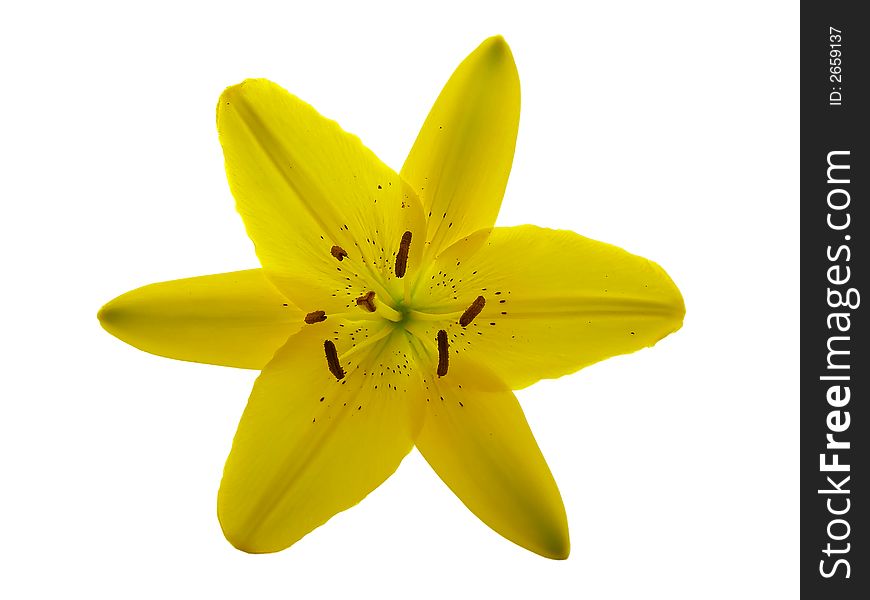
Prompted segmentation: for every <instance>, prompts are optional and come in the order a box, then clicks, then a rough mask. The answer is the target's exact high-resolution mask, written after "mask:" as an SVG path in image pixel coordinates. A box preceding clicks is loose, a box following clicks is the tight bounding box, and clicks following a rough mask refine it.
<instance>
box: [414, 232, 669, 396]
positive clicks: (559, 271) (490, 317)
mask: <svg viewBox="0 0 870 600" xmlns="http://www.w3.org/2000/svg"><path fill="white" fill-rule="evenodd" d="M476 235H478V236H482V235H486V232H484V233H482V234H476ZM474 237H475V236H470V237H469V239H468V240H467V241H462V242H459V243H458V244H455V245H454V247H452V248H450V249H448V250H447V251H445V252H444V253H443V254H442V256H441V257H440V258H439V260H438V261H436V264H435V265H434V266H433V267H432V268H431V269H430V272H431V273H436V272H439V273H443V274H446V275H443V274H442V275H436V276H435V279H430V278H429V277H426V276H425V275H424V276H423V277H422V278H421V284H420V286H419V289H418V291H417V294H416V295H415V301H416V302H417V303H418V306H420V307H421V308H420V310H428V311H430V312H450V310H451V309H452V310H454V311H459V312H461V311H462V310H464V309H465V308H466V307H468V306H469V305H471V303H472V302H473V301H474V299H475V298H476V297H477V296H478V295H480V296H483V297H484V298H485V301H486V305H485V307H484V309H483V311H482V312H481V313H480V314H479V315H478V316H477V317H476V318H475V319H474V320H473V321H472V322H471V324H470V325H468V326H467V327H461V326H460V325H459V324H458V322H457V321H458V319H457V318H455V317H454V319H453V320H452V321H450V322H449V323H447V324H446V325H445V324H435V323H433V324H430V325H429V328H430V331H428V332H426V333H421V334H420V335H421V337H422V336H430V335H434V333H433V331H434V330H437V329H438V328H444V327H445V326H446V327H447V328H448V333H449V334H450V336H451V348H455V349H456V350H458V351H459V352H460V353H465V352H468V353H469V354H471V355H472V356H475V357H477V359H478V360H480V361H481V362H483V363H484V364H486V365H487V366H488V367H490V368H491V369H493V371H494V372H495V373H496V374H497V375H498V376H499V377H500V378H501V379H502V380H503V381H504V382H505V383H506V384H507V385H508V386H509V387H510V388H511V389H520V388H523V387H525V386H527V385H530V384H532V383H534V382H535V381H537V380H539V379H542V378H555V377H559V376H561V375H565V374H567V373H572V372H574V371H576V370H578V369H581V368H583V367H585V366H587V365H590V364H592V363H595V362H598V361H600V360H603V359H605V358H609V357H611V356H616V355H618V354H626V353H629V352H634V351H636V350H639V349H641V348H645V347H648V346H652V345H653V344H655V343H656V342H657V341H659V340H660V339H662V338H663V337H665V336H666V335H668V334H670V333H673V332H674V331H676V330H677V329H679V328H680V327H681V326H682V322H683V315H684V313H685V306H684V304H683V298H682V296H681V295H680V291H679V290H678V289H677V287H676V285H674V282H673V281H671V278H670V277H668V275H667V273H665V271H664V270H663V269H662V268H661V267H660V266H658V265H657V264H655V263H654V262H652V261H650V260H647V259H645V258H642V257H640V256H636V255H634V254H630V253H628V252H626V251H625V250H622V249H621V248H617V247H616V246H611V245H609V244H605V243H602V242H597V241H594V240H590V239H588V238H585V237H583V236H580V235H578V234H576V233H574V232H572V231H563V230H553V229H542V228H540V227H534V226H532V225H522V226H520V227H500V228H495V229H494V230H492V233H491V234H489V236H488V239H487V241H486V243H485V245H483V246H482V247H481V248H480V249H479V250H478V251H477V252H476V253H475V254H473V255H471V256H469V255H468V253H467V252H465V251H464V246H465V245H467V246H468V247H470V248H474V247H476V246H477V245H478V243H479V240H474V239H473V238H474ZM457 263H459V264H458V265H457ZM445 278H451V279H452V280H453V281H454V284H456V283H458V285H457V288H456V289H455V290H454V288H452V287H450V285H454V284H450V285H445V284H444V282H445V281H446V279H445ZM457 292H458V293H457ZM454 314H455V313H454ZM451 352H452V350H451Z"/></svg>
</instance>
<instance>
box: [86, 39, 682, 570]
mask: <svg viewBox="0 0 870 600" xmlns="http://www.w3.org/2000/svg"><path fill="white" fill-rule="evenodd" d="M519 110H520V88H519V79H518V77H517V72H516V67H515V65H514V61H513V57H512V55H511V52H510V49H509V48H508V46H507V44H506V43H505V41H504V40H503V39H502V38H501V37H494V38H490V39H488V40H486V41H484V42H483V44H481V45H480V47H478V48H477V49H476V50H475V51H474V52H473V53H472V54H471V55H470V56H469V57H468V58H467V59H466V60H465V61H464V62H463V63H462V64H461V65H460V66H459V68H458V69H457V70H456V72H455V73H454V74H453V76H452V77H451V78H450V80H449V81H448V82H447V85H446V86H445V88H444V90H443V91H442V92H441V95H440V96H439V97H438V100H437V101H436V103H435V106H434V107H433V108H432V111H431V112H430V113H429V116H428V118H427V119H426V121H425V123H424V125H423V128H422V130H421V132H420V134H419V136H418V137H417V140H416V142H415V144H414V146H413V148H412V149H411V152H410V155H409V156H408V159H407V161H406V162H405V165H404V166H403V168H402V171H401V173H400V174H397V173H395V172H394V171H392V170H391V169H390V168H389V167H387V166H386V165H384V164H383V163H382V162H381V161H380V160H378V158H377V157H376V156H375V155H374V154H373V153H372V152H371V151H369V150H368V149H367V148H366V147H364V146H363V145H362V143H361V142H360V141H359V140H358V139H357V138H356V137H355V136H352V135H350V134H348V133H346V132H344V131H343V130H342V129H341V128H340V127H339V126H338V125H337V124H336V123H335V122H334V121H330V120H328V119H325V118H324V117H322V116H321V115H319V114H318V113H317V112H316V111H315V110H314V109H313V108H312V107H311V106H309V105H308V104H306V103H304V102H302V101H301V100H299V99H298V98H296V97H294V96H292V95H291V94H289V93H288V92H286V91H285V90H283V89H282V88H280V87H279V86H277V85H275V84H274V83H271V82H269V81H266V80H262V79H256V80H247V81H244V82H243V83H241V84H239V85H236V86H233V87H230V88H228V89H227V90H226V91H225V92H224V93H223V94H222V96H221V98H220V100H219V103H218V107H217V128H218V133H219V137H220V142H221V145H222V146H223V151H224V156H225V160H226V171H227V176H228V179H229V184H230V188H231V190H232V193H233V196H234V197H235V199H236V202H237V208H238V211H239V212H240V213H241V215H242V219H243V221H244V223H245V227H246V228H247V232H248V235H249V236H250V238H251V239H252V240H253V242H254V245H255V247H256V252H257V256H258V257H259V260H260V263H261V264H262V267H263V268H262V270H250V271H241V272H236V273H226V274H221V275H209V276H205V277H195V278H192V279H182V280H178V281H169V282H164V283H157V284H154V285H149V286H146V287H143V288H140V289H137V290H134V291H132V292H129V293H127V294H124V295H122V296H120V297H118V298H116V299H114V300H112V301H111V302H109V303H108V304H107V305H106V306H104V307H103V308H102V310H101V311H100V313H99V318H100V321H101V323H102V325H103V327H105V329H106V330H107V331H109V332H110V333H111V334H113V335H115V336H117V337H118V338H120V339H122V340H123V341H125V342H127V343H129V344H132V345H133V346H136V347H138V348H141V349H142V350H145V351H147V352H151V353H154V354H159V355H162V356H168V357H171V358H176V359H182V360H189V361H196V362H204V363H211V364H217V365H227V366H233V367H242V368H247V369H262V373H261V374H260V376H259V378H258V379H257V381H256V383H255V385H254V389H253V391H252V393H251V396H250V399H249V401H248V405H247V408H246V409H245V411H244V415H243V416H242V419H241V423H240V424H239V428H238V432H237V433H236V436H235V439H234V441H233V446H232V451H231V452H230V456H229V458H228V459H227V463H226V467H225V469H224V475H223V480H222V482H221V486H220V491H219V494H218V517H219V520H220V524H221V527H222V529H223V531H224V534H225V536H226V537H227V539H228V540H229V541H230V542H231V543H232V544H233V545H234V546H236V547H237V548H239V549H241V550H244V551H247V552H274V551H278V550H282V549H284V548H287V547H288V546H290V545H291V544H293V543H294V542H296V541H297V540H299V539H300V538H302V537H303V536H304V535H305V534H307V533H308V532H310V531H311V530H313V529H314V528H316V527H318V526H319V525H321V524H323V523H324V522H326V521H327V520H328V519H329V518H330V517H332V516H333V515H335V514H336V513H338V512H340V511H342V510H345V509H347V508H349V507H351V506H353V505H354V504H356V503H358V502H359V501H360V500H362V499H363V498H364V497H365V496H366V495H367V494H368V493H369V492H371V491H372V490H373V489H375V488H376V487H377V486H378V485H380V484H381V483H382V482H383V481H384V480H385V479H386V478H387V477H389V476H390V475H391V474H392V473H393V472H394V471H395V470H396V468H397V467H398V466H399V463H400V462H401V461H402V459H403V458H404V457H405V455H407V454H408V452H410V450H411V449H412V448H413V447H414V446H415V445H416V447H417V448H418V449H419V451H420V452H421V453H422V455H423V456H424V457H425V459H426V460H427V461H428V463H429V464H430V465H431V466H432V468H433V469H434V470H435V472H436V473H437V474H438V475H439V476H440V477H441V479H442V480H443V481H444V482H445V483H446V484H447V485H448V486H449V487H450V489H451V490H453V492H455V493H456V495H457V496H458V497H459V498H460V499H461V500H462V502H463V503H465V505H466V506H467V507H468V508H469V509H470V510H471V511H472V512H473V513H474V514H475V515H477V516H478V517H479V518H480V519H481V520H482V521H483V522H484V523H486V524H487V525H488V526H490V527H491V528H492V529H494V530H495V531H496V532H498V533H499V534H501V535H503V536H504V537H506V538H507V539H509V540H511V541H513V542H515V543H517V544H519V545H520V546H523V547H524V548H527V549H529V550H531V551H533V552H536V553H538V554H540V555H543V556H546V557H550V558H566V557H567V556H568V552H569V539H568V526H567V519H566V516H565V509H564V507H563V504H562V499H561V496H560V494H559V490H558V488H557V487H556V483H555V481H554V480H553V476H552V475H551V473H550V470H549V468H548V467H547V464H546V462H545V461H544V457H543V456H542V454H541V452H540V450H539V449H538V446H537V443H536V442H535V439H534V437H533V436H532V433H531V431H530V429H529V427H528V424H527V423H526V420H525V417H524V415H523V412H522V410H521V408H520V405H519V404H518V403H517V400H516V397H515V396H514V394H513V392H512V391H511V390H516V389H519V388H523V387H526V386H528V385H530V384H532V383H534V382H535V381H537V380H539V379H542V378H554V377H559V376H561V375H565V374H567V373H571V372H574V371H576V370H578V369H580V368H582V367H584V366H586V365H590V364H592V363H594V362H597V361H599V360H603V359H605V358H608V357H610V356H614V355H618V354H624V353H628V352H634V351H635V350H638V349H640V348H644V347H647V346H651V345H653V344H655V343H656V342H657V341H658V340H660V339H662V338H663V337H664V336H666V335H668V334H669V333H671V332H673V331H676V330H677V329H679V328H680V326H681V324H682V319H683V314H684V311H685V309H684V305H683V300H682V297H681V295H680V292H679V290H678V289H677V288H676V286H675V285H674V283H673V282H672V281H671V279H670V278H669V277H668V275H667V274H666V273H665V272H664V270H662V269H661V267H659V266H658V265H656V264H655V263H653V262H651V261H649V260H646V259H644V258H641V257H638V256H635V255H632V254H629V253H628V252H626V251H624V250H622V249H620V248H616V247H614V246H610V245H608V244H604V243H601V242H596V241H593V240H590V239H587V238H584V237H582V236H580V235H577V234H575V233H573V232H570V231H561V230H552V229H542V228H539V227H534V226H531V225H524V226H520V227H493V225H494V223H495V219H496V216H497V214H498V211H499V207H500V205H501V201H502V196H503V194H504V190H505V186H506V184H507V179H508V174H509V172H510V168H511V162H512V160H513V154H514V145H515V142H516V135H517V126H518V123H519Z"/></svg>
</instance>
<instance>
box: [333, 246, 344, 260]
mask: <svg viewBox="0 0 870 600" xmlns="http://www.w3.org/2000/svg"><path fill="white" fill-rule="evenodd" d="M329 253H330V254H332V255H333V256H334V257H335V258H337V259H338V261H339V262H341V260H342V259H343V258H344V257H345V256H347V252H345V250H344V248H342V247H341V246H333V247H332V249H331V250H330V251H329Z"/></svg>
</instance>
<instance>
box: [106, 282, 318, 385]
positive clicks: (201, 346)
mask: <svg viewBox="0 0 870 600" xmlns="http://www.w3.org/2000/svg"><path fill="white" fill-rule="evenodd" d="M98 317H99V319H100V324H102V326H103V328H105V330H106V331H108V332H109V333H111V334H112V335H114V336H115V337H117V338H118V339H120V340H123V341H125V342H127V343H128V344H130V345H131V346H135V347H136V348H139V349H140V350H144V351H145V352H150V353H152V354H158V355H160V356H167V357H169V358H177V359H179V360H189V361H193V362H201V363H208V364H213V365H224V366H228V367H240V368H243V369H258V370H259V369H262V368H263V366H265V364H266V363H267V362H269V360H270V359H271V358H272V355H273V354H274V353H275V350H277V349H278V348H280V347H281V345H282V344H284V342H286V341H287V338H288V337H290V336H291V335H292V334H294V333H296V332H297V331H298V330H299V328H300V327H301V326H302V323H303V321H302V314H301V313H300V312H299V309H297V308H296V307H295V306H293V305H292V304H291V303H290V302H289V301H288V300H287V299H286V298H285V297H284V296H282V295H281V294H280V293H279V292H278V290H277V289H276V288H275V286H274V285H272V284H271V283H270V282H269V281H268V280H267V279H266V277H265V276H264V275H263V272H262V271H261V270H259V269H254V270H250V271H237V272H235V273H222V274H220V275H206V276H204V277H192V278H190V279H178V280H175V281H165V282H163V283H155V284H152V285H146V286H145V287H141V288H139V289H136V290H133V291H132V292H127V293H126V294H123V295H122V296H118V297H117V298H115V299H114V300H112V301H111V302H109V303H108V304H106V305H105V306H104V307H103V308H101V309H100V312H99V314H98Z"/></svg>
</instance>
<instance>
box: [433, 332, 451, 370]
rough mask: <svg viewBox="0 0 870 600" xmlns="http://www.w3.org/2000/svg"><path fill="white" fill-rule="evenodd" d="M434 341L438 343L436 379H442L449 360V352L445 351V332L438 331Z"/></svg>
mask: <svg viewBox="0 0 870 600" xmlns="http://www.w3.org/2000/svg"><path fill="white" fill-rule="evenodd" d="M436 340H437V341H438V377H444V376H445V375H447V367H448V366H449V365H448V361H449V358H450V352H449V350H448V349H447V332H446V331H444V330H443V329H440V330H439V331H438V337H437V338H436Z"/></svg>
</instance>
